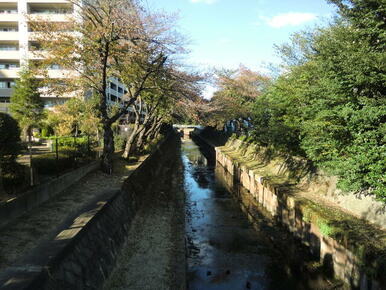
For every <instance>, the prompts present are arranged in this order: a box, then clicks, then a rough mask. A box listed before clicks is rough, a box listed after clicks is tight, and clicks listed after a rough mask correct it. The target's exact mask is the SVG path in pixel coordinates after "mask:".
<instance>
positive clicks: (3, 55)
mask: <svg viewBox="0 0 386 290" xmlns="http://www.w3.org/2000/svg"><path fill="white" fill-rule="evenodd" d="M0 59H2V60H5V59H6V60H8V59H10V60H16V59H20V51H19V50H0Z"/></svg>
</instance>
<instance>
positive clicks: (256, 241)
mask: <svg viewBox="0 0 386 290" xmlns="http://www.w3.org/2000/svg"><path fill="white" fill-rule="evenodd" d="M182 160H183V164H184V178H185V191H186V236H187V255H188V261H187V262H188V277H187V280H188V281H187V284H188V289H190V290H199V289H205V290H211V289H232V290H237V289H333V288H334V289H337V288H336V285H335V286H333V285H332V284H331V282H330V281H328V279H326V277H321V276H320V274H319V273H314V275H310V273H306V272H305V270H304V265H302V264H301V263H298V262H294V259H292V257H290V256H297V258H296V259H295V260H301V261H302V262H303V260H304V262H309V261H310V258H309V257H308V255H307V254H305V253H304V251H301V250H300V249H296V245H294V244H293V242H292V241H290V239H289V240H287V238H288V237H287V236H286V235H285V233H281V232H280V231H279V232H276V233H273V235H272V233H271V232H270V231H275V229H274V227H273V226H272V224H270V222H269V221H267V220H264V219H263V218H262V221H261V225H260V224H258V225H256V224H254V225H253V226H252V224H251V223H250V222H249V221H248V219H247V217H246V215H245V214H244V213H243V211H242V210H241V208H240V204H239V202H238V201H237V199H236V198H234V195H232V193H231V192H230V191H231V189H230V188H231V187H232V186H229V176H226V172H225V171H224V170H221V168H219V167H217V168H216V167H215V166H214V162H213V160H211V159H209V161H208V159H206V158H205V157H204V155H203V153H202V152H201V151H200V148H199V147H198V146H197V145H196V144H195V143H194V142H193V141H192V140H190V139H185V140H183V143H182ZM230 182H231V181H230ZM227 185H228V186H227ZM275 236H276V237H275ZM275 238H276V239H277V240H275ZM283 245H284V247H287V246H288V249H284V252H286V251H288V257H287V256H285V255H286V254H285V255H284V256H283V251H280V250H278V247H283ZM303 255H304V257H303ZM311 274H312V273H311Z"/></svg>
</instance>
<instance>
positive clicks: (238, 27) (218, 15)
mask: <svg viewBox="0 0 386 290" xmlns="http://www.w3.org/2000/svg"><path fill="white" fill-rule="evenodd" d="M145 3H147V5H148V8H149V9H150V10H163V11H165V12H167V13H178V15H179V18H178V21H177V25H178V27H177V28H176V29H178V30H179V31H180V32H181V33H182V34H183V35H185V36H186V37H187V38H188V39H189V42H190V44H189V50H190V54H189V55H188V56H187V57H186V61H187V63H189V64H191V65H194V66H197V68H198V69H199V70H205V69H209V68H213V67H216V68H228V69H233V68H237V67H238V66H239V65H240V64H243V65H245V66H247V67H248V68H250V69H252V70H254V71H259V72H262V73H269V70H268V67H269V65H270V64H271V63H272V64H278V63H279V62H280V59H279V57H278V56H277V55H276V53H275V49H274V45H275V44H276V45H280V44H282V43H285V42H288V41H289V39H290V37H291V35H292V34H293V33H295V32H297V31H301V30H305V29H311V28H312V27H314V26H315V25H317V24H323V23H326V22H327V21H328V19H330V18H331V17H332V16H333V15H334V13H335V7H334V6H333V5H331V4H328V3H327V1H326V0H145ZM212 91H213V88H211V87H209V88H208V89H207V91H206V96H207V97H210V94H211V93H212Z"/></svg>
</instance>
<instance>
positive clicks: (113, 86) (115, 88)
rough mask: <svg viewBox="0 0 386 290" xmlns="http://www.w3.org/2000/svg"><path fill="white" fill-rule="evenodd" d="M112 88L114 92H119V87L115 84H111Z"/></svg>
mask: <svg viewBox="0 0 386 290" xmlns="http://www.w3.org/2000/svg"><path fill="white" fill-rule="evenodd" d="M110 88H111V89H113V90H114V91H116V90H117V85H116V84H113V83H110Z"/></svg>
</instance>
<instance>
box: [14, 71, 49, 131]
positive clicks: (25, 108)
mask: <svg viewBox="0 0 386 290" xmlns="http://www.w3.org/2000/svg"><path fill="white" fill-rule="evenodd" d="M39 87H40V82H39V80H37V79H36V77H35V75H34V74H33V72H32V71H31V70H29V69H28V68H23V69H22V70H21V72H20V79H18V80H16V84H15V86H14V88H13V92H12V96H11V104H10V111H11V113H12V116H13V117H14V118H15V119H16V120H17V121H18V123H19V126H20V128H21V129H22V131H23V134H24V136H28V137H29V138H30V137H31V134H32V131H31V130H32V128H33V127H35V126H38V125H39V124H40V122H41V120H42V119H43V117H44V114H43V109H44V104H43V101H42V99H41V98H40V92H39Z"/></svg>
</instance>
